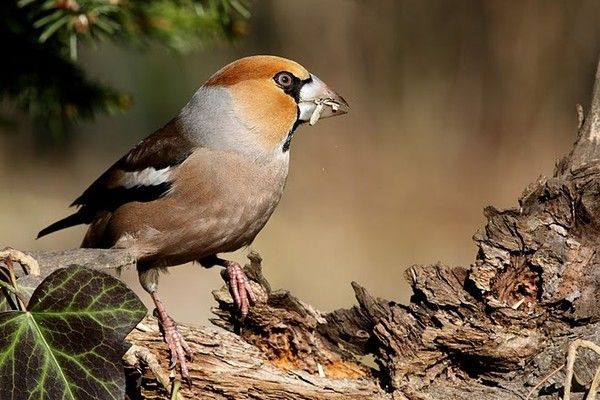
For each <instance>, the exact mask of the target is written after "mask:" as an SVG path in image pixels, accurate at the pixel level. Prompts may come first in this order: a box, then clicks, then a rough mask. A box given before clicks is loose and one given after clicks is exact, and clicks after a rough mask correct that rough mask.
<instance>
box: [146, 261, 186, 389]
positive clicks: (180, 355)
mask: <svg viewBox="0 0 600 400" xmlns="http://www.w3.org/2000/svg"><path fill="white" fill-rule="evenodd" d="M139 278H140V282H141V284H142V287H143V288H144V289H145V290H146V291H147V292H148V293H150V296H151V297H152V300H153V301H154V305H155V306H156V310H155V312H154V314H155V316H156V317H157V318H158V322H159V327H160V330H161V332H162V334H163V338H164V340H165V343H166V344H167V346H168V347H169V352H170V353H171V360H170V365H169V368H175V366H176V365H177V363H179V367H180V368H181V377H182V378H183V380H185V381H187V382H188V384H189V383H190V373H189V369H188V366H187V359H189V360H191V359H192V357H193V355H194V352H193V351H192V349H191V348H190V346H189V345H188V344H187V342H186V341H185V339H184V338H183V336H182V335H181V333H179V331H178V330H177V324H176V323H175V321H174V320H173V318H171V316H170V315H169V314H167V310H166V308H165V306H164V304H163V302H162V301H161V300H160V297H159V296H158V291H157V281H158V271H157V270H156V269H154V268H153V269H142V270H139Z"/></svg>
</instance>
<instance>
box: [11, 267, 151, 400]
mask: <svg viewBox="0 0 600 400" xmlns="http://www.w3.org/2000/svg"><path fill="white" fill-rule="evenodd" d="M144 315H146V308H145V307H144V305H143V304H142V302H141V301H140V300H139V299H138V298H137V296H136V295H135V294H134V293H133V292H132V291H131V290H129V289H128V288H127V286H125V284H124V283H122V282H121V281H119V280H118V279H116V278H114V277H112V276H110V275H106V274H104V273H101V272H98V271H93V270H90V269H87V268H84V267H79V266H72V267H68V268H64V269H60V270H57V271H55V272H53V273H52V274H51V275H50V276H48V277H47V278H46V279H45V280H44V281H43V282H42V283H41V284H40V285H39V286H38V287H37V289H35V291H34V292H33V295H32V296H31V299H30V301H29V306H28V310H27V311H25V312H22V311H19V312H17V311H11V312H0V399H13V400H20V399H65V400H75V399H100V400H104V399H119V400H122V399H123V398H124V395H125V377H124V373H123V366H122V363H121V358H122V356H123V354H124V353H125V350H126V348H127V346H126V345H125V342H124V338H125V336H126V335H127V334H128V333H129V332H130V331H131V330H132V329H133V328H134V327H135V325H136V324H137V323H138V322H139V321H140V320H141V319H142V318H143V317H144Z"/></svg>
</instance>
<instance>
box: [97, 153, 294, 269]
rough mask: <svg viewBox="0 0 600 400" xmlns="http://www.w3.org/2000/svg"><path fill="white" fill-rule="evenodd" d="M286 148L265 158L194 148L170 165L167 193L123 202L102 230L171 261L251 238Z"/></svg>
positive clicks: (277, 190)
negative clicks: (174, 165)
mask: <svg viewBox="0 0 600 400" xmlns="http://www.w3.org/2000/svg"><path fill="white" fill-rule="evenodd" d="M288 157H289V153H285V154H284V153H281V154H278V155H277V156H276V157H273V158H272V159H271V160H269V161H268V162H265V161H262V162H259V161H257V160H252V159H250V158H248V156H244V155H240V154H235V153H226V152H219V151H215V150H208V149H199V150H197V151H196V152H195V153H194V154H192V155H191V156H190V157H189V158H188V159H187V160H186V161H185V162H184V163H183V164H181V166H180V167H179V168H178V169H177V170H175V171H173V177H172V178H173V181H174V182H176V184H175V185H174V186H173V188H172V191H171V192H170V193H169V195H168V196H165V197H163V198H161V199H159V200H155V201H153V202H148V203H140V202H135V203H128V204H125V205H123V206H121V207H120V208H119V209H117V210H116V211H115V212H114V213H113V215H112V216H111V218H110V221H109V222H108V226H107V228H106V231H105V235H107V237H108V238H110V241H112V242H113V243H114V246H115V247H125V248H129V249H130V250H131V251H132V252H133V253H134V255H136V256H137V257H138V258H139V259H142V260H148V261H153V260H156V261H159V259H161V260H162V261H163V264H164V265H176V264H181V263H184V262H188V261H193V260H197V259H199V258H202V257H205V256H208V255H212V254H216V253H221V252H229V251H234V250H236V249H238V248H240V247H243V246H245V245H248V244H250V243H251V242H252V241H253V240H254V238H255V237H256V235H257V234H258V232H259V231H260V230H261V229H262V228H263V227H264V225H265V224H266V222H267V221H268V219H269V217H270V216H271V214H272V213H273V211H274V209H275V207H276V206H277V204H278V203H279V200H280V198H281V195H282V192H283V188H284V185H285V181H286V178H287V172H288V162H289V158H288Z"/></svg>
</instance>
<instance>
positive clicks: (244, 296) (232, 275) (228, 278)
mask: <svg viewBox="0 0 600 400" xmlns="http://www.w3.org/2000/svg"><path fill="white" fill-rule="evenodd" d="M200 263H201V264H202V265H203V266H204V267H207V268H210V267H212V266H214V265H219V266H221V267H224V268H225V269H224V270H223V271H221V276H222V277H223V279H224V280H225V282H227V287H228V288H229V293H231V297H232V298H233V304H234V305H235V307H236V308H237V309H238V311H239V313H240V315H241V317H242V318H245V317H246V315H248V311H249V310H250V305H252V304H254V303H256V295H255V294H254V291H252V286H250V281H249V280H248V277H247V276H246V273H245V272H244V270H243V268H242V267H241V266H240V264H238V263H237V262H235V261H229V260H224V259H222V258H219V257H216V256H212V257H206V258H204V259H202V260H200Z"/></svg>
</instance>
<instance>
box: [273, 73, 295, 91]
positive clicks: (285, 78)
mask: <svg viewBox="0 0 600 400" xmlns="http://www.w3.org/2000/svg"><path fill="white" fill-rule="evenodd" d="M275 82H277V84H278V85H279V86H281V87H284V88H288V87H290V86H292V83H294V77H293V76H292V74H290V73H289V72H280V73H278V74H277V75H275Z"/></svg>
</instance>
